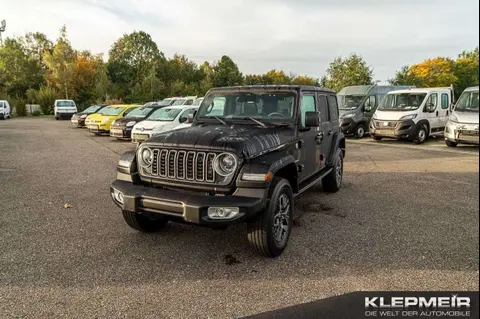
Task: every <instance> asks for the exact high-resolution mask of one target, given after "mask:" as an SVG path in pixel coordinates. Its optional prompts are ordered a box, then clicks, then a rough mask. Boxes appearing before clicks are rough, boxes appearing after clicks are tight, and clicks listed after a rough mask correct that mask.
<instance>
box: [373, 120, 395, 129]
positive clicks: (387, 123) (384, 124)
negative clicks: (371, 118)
mask: <svg viewBox="0 0 480 319" xmlns="http://www.w3.org/2000/svg"><path fill="white" fill-rule="evenodd" d="M374 123H375V127H376V128H395V127H396V126H397V121H379V120H376V121H375V122H374Z"/></svg>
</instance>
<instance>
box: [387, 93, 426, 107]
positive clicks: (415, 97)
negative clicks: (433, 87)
mask: <svg viewBox="0 0 480 319" xmlns="http://www.w3.org/2000/svg"><path fill="white" fill-rule="evenodd" d="M426 96H427V93H398V94H387V96H386V97H385V98H384V99H383V100H382V102H381V103H380V106H379V107H378V109H379V110H380V111H411V110H416V109H418V108H419V107H420V105H422V103H423V100H425V97H426Z"/></svg>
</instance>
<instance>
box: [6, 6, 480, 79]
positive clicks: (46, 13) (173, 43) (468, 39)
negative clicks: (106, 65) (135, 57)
mask: <svg viewBox="0 0 480 319" xmlns="http://www.w3.org/2000/svg"><path fill="white" fill-rule="evenodd" d="M478 12H479V1H478V0H457V1H453V0H231V1H228V0H208V1H207V0H172V1H164V0H156V1H155V0H41V1H40V0H0V20H1V19H6V20H7V31H6V32H5V34H4V36H12V35H15V36H17V35H23V34H24V33H26V32H29V31H40V32H43V33H46V34H47V35H48V36H49V37H50V38H51V39H52V40H54V39H56V38H57V36H58V30H59V28H60V27H61V26H62V25H63V24H66V25H67V30H68V33H69V38H70V40H71V42H72V44H73V46H74V47H75V48H77V49H88V50H91V51H92V52H95V53H100V52H103V53H105V55H107V54H108V50H109V49H110V46H111V45H112V43H113V42H114V41H115V40H116V39H117V38H119V37H120V36H121V35H122V34H124V33H130V32H132V31H134V30H143V31H146V32H147V33H149V34H150V35H151V36H152V38H153V39H154V40H155V41H156V42H157V44H158V47H159V48H160V50H161V51H163V52H164V53H165V55H166V56H172V55H173V54H174V53H176V52H178V53H183V54H185V55H187V56H188V57H189V58H191V59H192V60H194V61H196V62H198V63H201V62H203V61H205V60H207V61H213V60H217V59H219V58H220V57H221V56H222V55H224V54H226V55H229V56H230V57H231V58H232V59H233V60H234V61H235V62H236V63H237V64H238V66H239V68H240V70H241V71H242V72H243V73H246V74H248V73H263V72H266V71H268V70H269V69H273V68H277V69H283V70H285V71H287V72H289V71H291V72H294V73H297V74H306V75H310V76H315V77H320V76H322V75H323V74H324V72H325V69H326V68H327V67H328V64H329V63H330V62H331V61H332V59H333V58H334V57H336V56H338V55H348V54H349V53H351V52H356V53H359V54H361V55H363V56H364V57H365V59H366V61H367V63H368V64H370V65H371V66H372V67H374V70H375V71H374V73H375V78H376V79H377V80H381V81H384V80H386V79H387V78H389V77H392V76H393V75H394V73H395V71H396V70H398V69H399V68H400V67H401V66H402V65H405V64H412V63H416V62H420V61H423V60H424V59H426V58H429V57H434V56H450V57H456V55H457V54H458V53H459V52H460V51H461V50H463V49H472V48H473V47H475V46H477V45H478V38H479V13H478Z"/></svg>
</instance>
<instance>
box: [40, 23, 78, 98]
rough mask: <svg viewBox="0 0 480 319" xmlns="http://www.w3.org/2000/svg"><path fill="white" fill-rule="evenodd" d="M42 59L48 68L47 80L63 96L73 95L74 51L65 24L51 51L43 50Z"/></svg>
mask: <svg viewBox="0 0 480 319" xmlns="http://www.w3.org/2000/svg"><path fill="white" fill-rule="evenodd" d="M43 59H44V61H45V64H46V66H47V68H48V73H47V74H48V75H47V82H48V83H49V84H50V85H53V86H55V87H57V88H58V89H59V91H60V92H62V94H63V95H64V97H65V98H67V99H68V98H70V97H72V96H74V95H75V92H74V74H75V68H76V63H75V61H76V52H75V50H74V49H73V48H72V46H71V44H70V41H69V40H68V38H67V29H66V27H65V26H63V27H62V28H61V29H60V37H59V38H58V40H57V42H56V43H55V45H54V47H53V50H52V52H51V53H50V52H45V53H44V55H43Z"/></svg>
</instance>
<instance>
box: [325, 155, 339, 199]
mask: <svg viewBox="0 0 480 319" xmlns="http://www.w3.org/2000/svg"><path fill="white" fill-rule="evenodd" d="M342 182H343V152H342V150H341V149H338V150H337V154H336V155H335V160H334V161H333V168H332V171H331V172H330V173H328V175H327V176H325V177H324V178H323V179H322V185H323V189H324V190H325V191H326V192H328V193H336V192H338V190H339V189H340V187H342Z"/></svg>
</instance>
